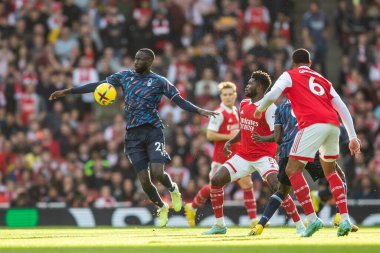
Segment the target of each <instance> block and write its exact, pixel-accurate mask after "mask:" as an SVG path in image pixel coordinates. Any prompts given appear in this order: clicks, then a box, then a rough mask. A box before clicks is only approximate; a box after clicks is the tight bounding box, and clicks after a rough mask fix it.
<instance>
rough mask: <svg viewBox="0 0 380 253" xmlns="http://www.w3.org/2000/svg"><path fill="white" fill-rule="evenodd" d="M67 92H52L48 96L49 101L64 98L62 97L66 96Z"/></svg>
mask: <svg viewBox="0 0 380 253" xmlns="http://www.w3.org/2000/svg"><path fill="white" fill-rule="evenodd" d="M68 91H69V89H65V90H57V91H54V92H53V93H52V94H51V95H50V97H49V100H54V99H57V98H60V97H64V96H66V95H67V94H69V92H68Z"/></svg>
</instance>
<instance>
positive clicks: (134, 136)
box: [124, 124, 170, 172]
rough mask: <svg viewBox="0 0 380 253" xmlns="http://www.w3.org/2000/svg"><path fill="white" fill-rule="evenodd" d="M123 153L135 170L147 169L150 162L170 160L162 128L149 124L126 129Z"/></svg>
mask: <svg viewBox="0 0 380 253" xmlns="http://www.w3.org/2000/svg"><path fill="white" fill-rule="evenodd" d="M124 153H125V154H126V155H127V157H128V159H129V161H130V162H131V163H132V166H133V168H134V169H135V171H136V172H140V171H142V170H145V169H148V167H149V165H150V164H151V163H162V164H164V163H166V162H168V161H169V160H170V156H169V154H168V153H167V152H166V150H165V138H164V133H163V132H162V129H161V128H157V127H154V126H153V125H150V124H144V125H141V126H137V127H134V128H131V129H128V130H127V133H126V134H125V145H124Z"/></svg>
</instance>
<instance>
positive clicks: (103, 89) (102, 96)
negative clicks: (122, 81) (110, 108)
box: [94, 83, 117, 105]
mask: <svg viewBox="0 0 380 253" xmlns="http://www.w3.org/2000/svg"><path fill="white" fill-rule="evenodd" d="M116 95H117V92H116V89H115V87H113V86H112V85H111V84H109V83H102V84H99V85H98V87H96V89H95V91H94V98H95V101H96V102H98V103H99V104H101V105H110V104H112V103H113V102H115V99H116Z"/></svg>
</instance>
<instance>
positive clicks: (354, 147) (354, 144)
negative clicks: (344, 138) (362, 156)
mask: <svg viewBox="0 0 380 253" xmlns="http://www.w3.org/2000/svg"><path fill="white" fill-rule="evenodd" d="M348 147H349V149H350V152H351V155H356V154H359V153H360V140H359V139H358V138H354V139H352V140H350V144H348Z"/></svg>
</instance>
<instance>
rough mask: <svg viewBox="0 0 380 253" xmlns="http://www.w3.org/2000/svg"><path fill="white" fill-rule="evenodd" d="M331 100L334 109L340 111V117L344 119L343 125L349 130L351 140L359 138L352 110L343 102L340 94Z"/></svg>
mask: <svg viewBox="0 0 380 253" xmlns="http://www.w3.org/2000/svg"><path fill="white" fill-rule="evenodd" d="M336 95H337V96H336V97H334V98H333V99H332V100H331V104H332V106H333V107H334V109H335V110H336V111H337V112H338V114H339V116H340V118H341V119H342V122H343V125H344V127H345V128H346V130H347V133H348V137H349V138H350V140H352V139H355V138H357V136H356V132H355V127H354V122H353V120H352V117H351V114H350V111H349V110H348V108H347V106H346V105H345V104H344V103H343V101H342V99H341V98H340V96H339V95H338V94H336Z"/></svg>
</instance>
